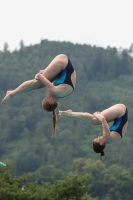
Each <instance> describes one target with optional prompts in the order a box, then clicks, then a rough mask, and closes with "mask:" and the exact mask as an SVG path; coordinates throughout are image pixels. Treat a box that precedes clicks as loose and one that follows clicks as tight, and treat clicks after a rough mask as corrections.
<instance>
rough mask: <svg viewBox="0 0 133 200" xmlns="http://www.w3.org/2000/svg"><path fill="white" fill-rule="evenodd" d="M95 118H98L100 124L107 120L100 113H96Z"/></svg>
mask: <svg viewBox="0 0 133 200" xmlns="http://www.w3.org/2000/svg"><path fill="white" fill-rule="evenodd" d="M93 116H94V117H96V118H97V119H98V120H99V121H100V122H102V121H103V120H104V119H105V117H104V116H103V115H102V114H101V112H99V111H97V112H95V113H94V114H93Z"/></svg>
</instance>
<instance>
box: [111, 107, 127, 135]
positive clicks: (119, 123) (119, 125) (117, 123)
mask: <svg viewBox="0 0 133 200" xmlns="http://www.w3.org/2000/svg"><path fill="white" fill-rule="evenodd" d="M127 121H128V110H127V108H126V112H125V114H124V115H123V116H122V117H119V118H116V119H115V120H114V123H113V125H112V126H111V127H110V131H115V132H117V133H119V134H120V136H121V138H122V129H123V126H124V125H125V124H126V122H127Z"/></svg>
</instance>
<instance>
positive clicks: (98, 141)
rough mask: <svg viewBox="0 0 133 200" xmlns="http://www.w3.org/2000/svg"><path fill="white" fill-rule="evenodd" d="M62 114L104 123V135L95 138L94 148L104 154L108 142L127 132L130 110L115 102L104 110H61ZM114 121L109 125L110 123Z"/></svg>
mask: <svg viewBox="0 0 133 200" xmlns="http://www.w3.org/2000/svg"><path fill="white" fill-rule="evenodd" d="M59 115H60V116H64V117H69V118H77V119H82V120H85V119H86V120H87V121H89V120H90V122H91V123H92V124H93V125H99V124H102V128H103V135H102V136H98V137H97V138H95V139H94V140H93V150H94V151H95V152H96V153H101V156H104V151H103V149H104V148H105V146H106V144H108V143H113V144H114V143H116V142H118V141H119V140H120V139H121V138H122V136H123V135H124V134H125V132H126V129H127V125H128V110H127V108H126V106H125V105H124V104H121V103H120V104H115V105H113V106H111V107H109V108H107V109H105V110H103V111H102V112H95V113H94V114H90V113H88V112H84V113H83V112H73V111H72V110H67V111H61V110H60V111H59ZM109 122H113V125H112V126H111V127H109V125H108V123H109Z"/></svg>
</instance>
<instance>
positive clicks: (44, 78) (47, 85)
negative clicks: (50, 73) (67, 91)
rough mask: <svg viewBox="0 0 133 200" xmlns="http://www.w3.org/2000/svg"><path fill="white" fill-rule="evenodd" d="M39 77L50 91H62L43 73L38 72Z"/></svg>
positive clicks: (55, 92)
mask: <svg viewBox="0 0 133 200" xmlns="http://www.w3.org/2000/svg"><path fill="white" fill-rule="evenodd" d="M38 79H39V80H40V81H41V82H42V83H43V84H44V85H45V86H46V87H47V89H48V91H49V92H50V93H51V94H53V95H56V94H59V93H61V92H62V90H60V89H59V88H58V87H55V86H54V85H53V83H51V82H50V81H49V80H48V79H47V78H46V77H44V76H43V74H42V73H39V74H38Z"/></svg>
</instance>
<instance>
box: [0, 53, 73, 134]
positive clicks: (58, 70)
mask: <svg viewBox="0 0 133 200" xmlns="http://www.w3.org/2000/svg"><path fill="white" fill-rule="evenodd" d="M75 85H76V71H75V70H74V68H73V66H72V63H71V61H70V59H69V58H68V57H67V56H66V55H65V54H60V55H57V56H56V57H55V58H54V59H53V60H52V61H51V63H50V64H49V65H48V66H47V67H46V68H45V69H44V70H40V71H39V73H38V74H36V75H35V78H34V79H33V80H29V81H25V82H24V83H22V84H21V85H20V86H19V87H17V88H16V89H15V90H9V91H7V93H6V96H5V97H4V98H3V100H2V102H1V104H2V105H4V103H5V101H7V100H9V99H10V98H12V97H14V96H16V95H18V94H21V93H24V92H28V91H31V90H34V89H40V88H43V87H45V86H46V88H47V90H48V95H47V96H46V97H45V99H44V100H43V101H42V106H43V108H44V109H45V110H46V111H48V112H53V135H55V133H56V128H57V121H56V113H55V109H56V108H57V106H58V104H59V103H58V101H59V100H60V99H63V98H66V97H67V96H69V95H70V94H71V93H72V92H73V90H74V88H75Z"/></svg>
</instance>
